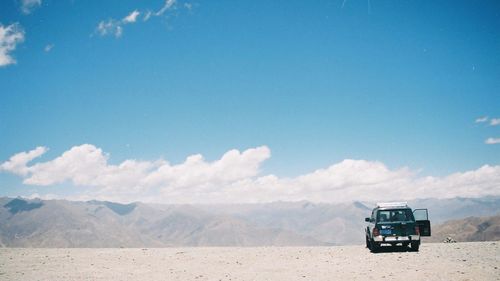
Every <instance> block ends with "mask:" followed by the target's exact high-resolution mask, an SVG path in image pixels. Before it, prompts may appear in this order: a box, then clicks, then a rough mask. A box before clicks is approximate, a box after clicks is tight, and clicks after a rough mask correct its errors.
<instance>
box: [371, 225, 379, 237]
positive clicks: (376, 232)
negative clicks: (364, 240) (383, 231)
mask: <svg viewBox="0 0 500 281" xmlns="http://www.w3.org/2000/svg"><path fill="white" fill-rule="evenodd" d="M372 233H373V236H379V235H380V232H379V231H378V228H376V227H374V228H373V231H372Z"/></svg>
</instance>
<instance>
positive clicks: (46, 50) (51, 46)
mask: <svg viewBox="0 0 500 281" xmlns="http://www.w3.org/2000/svg"><path fill="white" fill-rule="evenodd" d="M53 48H54V44H47V45H45V47H44V48H43V50H44V51H45V52H46V53H48V52H50V51H52V49H53Z"/></svg>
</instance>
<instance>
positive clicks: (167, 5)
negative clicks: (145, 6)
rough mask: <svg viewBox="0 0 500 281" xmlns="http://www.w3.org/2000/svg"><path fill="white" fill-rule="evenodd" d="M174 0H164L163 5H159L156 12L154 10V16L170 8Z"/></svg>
mask: <svg viewBox="0 0 500 281" xmlns="http://www.w3.org/2000/svg"><path fill="white" fill-rule="evenodd" d="M175 2H176V0H165V4H164V5H163V7H161V9H160V10H158V12H156V14H155V15H156V16H161V15H163V14H164V13H165V12H166V11H168V10H170V8H172V7H173V6H174V4H175Z"/></svg>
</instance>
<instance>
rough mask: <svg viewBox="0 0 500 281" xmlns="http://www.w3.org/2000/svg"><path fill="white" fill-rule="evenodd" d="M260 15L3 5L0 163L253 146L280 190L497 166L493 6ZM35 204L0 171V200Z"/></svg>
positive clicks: (180, 5)
mask: <svg viewBox="0 0 500 281" xmlns="http://www.w3.org/2000/svg"><path fill="white" fill-rule="evenodd" d="M30 2H31V6H30V7H28V9H27V10H26V9H25V10H24V11H23V9H22V7H23V6H22V5H23V4H29V3H30ZM270 2H271V1H181V0H178V1H172V0H170V1H162V0H148V1H123V0H116V1H82V0H72V1H69V0H68V1H54V0H53V1H51V0H43V1H40V0H39V1H37V0H31V1H30V0H5V1H2V2H1V4H0V24H1V25H2V27H3V28H6V27H8V26H10V25H13V24H17V25H16V26H17V28H18V29H19V30H21V31H22V33H23V35H24V40H22V41H20V42H18V43H17V44H16V46H15V50H10V51H9V52H8V53H7V54H8V55H9V56H10V57H12V58H13V59H15V61H16V63H10V64H6V65H4V66H2V67H0V85H1V88H0V136H1V138H0V147H1V149H0V163H1V162H4V161H7V160H8V159H9V158H10V157H11V156H13V155H14V154H16V153H19V152H22V151H30V150H32V149H34V148H35V147H37V146H44V147H48V148H49V150H48V151H47V152H46V153H45V154H44V155H43V156H41V158H37V159H36V160H34V161H33V163H36V162H37V161H50V160H51V159H54V158H56V157H58V156H60V155H61V154H62V153H63V152H65V151H68V150H69V149H70V148H72V147H74V146H79V145H82V144H92V145H94V146H95V147H97V148H100V149H102V151H103V152H104V153H106V154H107V155H109V164H116V165H117V164H119V163H122V162H123V161H125V160H127V159H136V160H143V161H155V160H157V159H166V160H168V162H169V163H173V164H176V163H183V162H184V161H185V158H186V157H187V156H189V155H192V154H196V153H201V154H203V156H204V157H205V159H206V161H207V162H210V161H216V160H218V159H219V158H221V155H223V154H224V153H226V152H227V151H229V150H230V149H238V150H241V151H244V150H246V149H249V148H256V147H260V146H266V147H268V148H269V149H270V154H271V155H272V156H269V157H267V158H265V159H266V160H265V161H263V162H262V163H260V162H259V167H260V168H259V171H260V172H259V173H264V174H272V175H276V176H278V177H283V178H293V177H299V176H300V175H304V174H306V173H310V172H312V171H314V170H317V169H323V168H326V167H329V166H330V165H333V164H335V163H340V162H341V161H343V160H344V159H357V160H366V161H378V162H380V163H384V165H386V166H387V167H388V168H389V169H391V170H397V169H400V168H403V167H408V169H410V170H412V171H416V172H418V173H419V175H421V176H422V177H424V176H435V177H446V176H447V175H450V174H453V173H456V172H466V171H471V170H476V169H478V168H480V167H482V166H483V165H489V166H492V167H497V165H499V164H500V144H486V143H485V142H486V140H487V139H488V138H493V139H497V138H500V126H498V125H492V124H494V122H493V121H492V120H496V118H499V117H500V92H499V90H500V55H499V50H500V33H499V30H500V4H499V3H498V1H378V0H371V1H361V0H359V1H354V0H347V1H343V0H339V1H331V0H330V1H314V3H313V2H309V1H272V2H271V3H270ZM167 6H168V7H167ZM162 7H164V8H165V7H166V9H165V10H164V12H162V13H161V14H160V13H159V11H160V10H161V9H162ZM133 11H137V12H138V15H137V18H136V19H135V20H134V21H133V22H128V23H125V20H124V19H125V17H127V16H128V15H131V13H132V12H133ZM148 12H151V13H150V14H151V15H152V16H151V17H150V18H148V19H147V20H145V16H146V15H147V14H148ZM100 23H103V25H104V24H109V25H108V29H107V30H106V32H104V31H103V30H100V29H99V24H100ZM117 28H119V29H121V31H120V32H119V34H118V32H117ZM104 33H106V34H104ZM485 116H487V117H488V119H487V120H486V121H485V122H476V119H478V118H481V117H485ZM252 176H256V175H252ZM73 183H74V182H73ZM65 184H66V183H65V182H61V183H58V184H55V185H54V186H59V185H63V186H65ZM50 186H52V185H50ZM54 186H52V187H46V188H48V189H50V190H51V191H53V192H56V193H57V192H62V191H61V190H62V189H64V188H65V187H60V188H59V187H54ZM494 187H495V186H494ZM496 187H498V186H496ZM57 188H59V189H57ZM490 188H491V187H490ZM26 190H29V191H26ZM44 190H45V191H46V190H47V189H43V188H42V187H32V186H27V185H26V184H23V183H22V179H20V178H19V177H18V176H15V175H13V174H11V173H6V172H4V173H0V195H18V194H24V195H26V194H27V192H31V191H35V192H38V193H44V192H45V191H44Z"/></svg>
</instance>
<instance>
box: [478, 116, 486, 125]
mask: <svg viewBox="0 0 500 281" xmlns="http://www.w3.org/2000/svg"><path fill="white" fill-rule="evenodd" d="M487 121H488V116H484V117H479V118H477V119H476V123H484V122H487Z"/></svg>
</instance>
